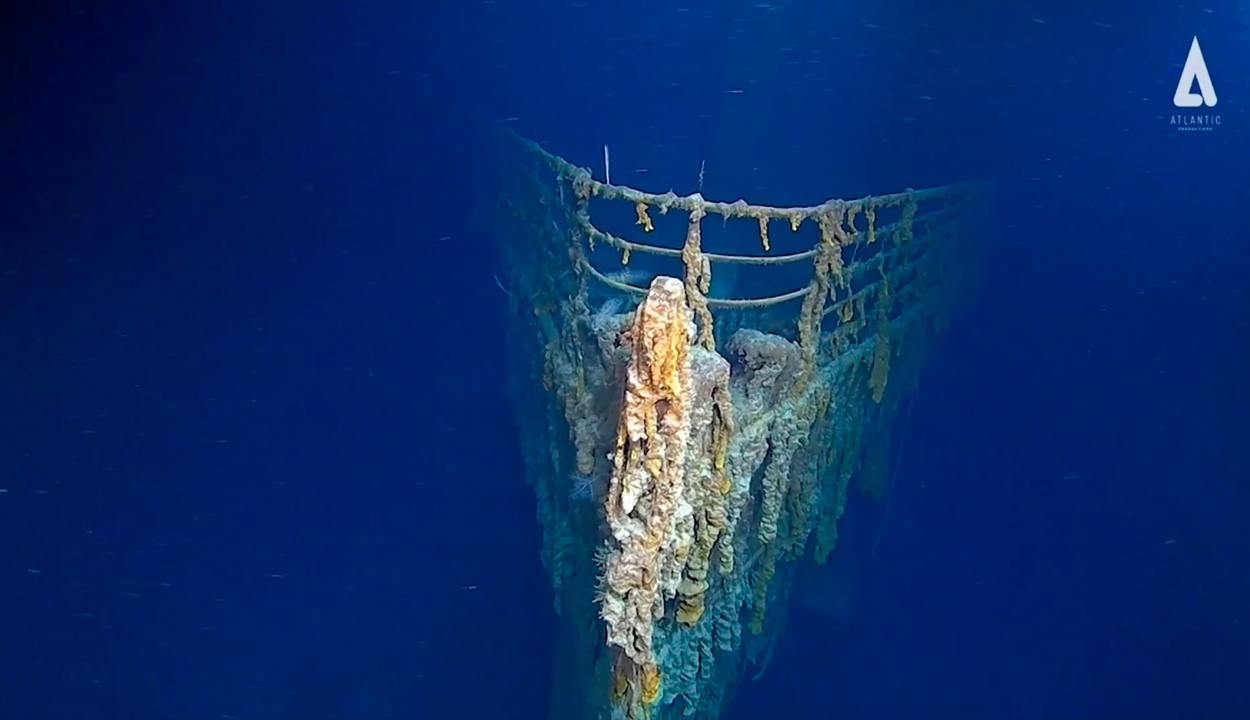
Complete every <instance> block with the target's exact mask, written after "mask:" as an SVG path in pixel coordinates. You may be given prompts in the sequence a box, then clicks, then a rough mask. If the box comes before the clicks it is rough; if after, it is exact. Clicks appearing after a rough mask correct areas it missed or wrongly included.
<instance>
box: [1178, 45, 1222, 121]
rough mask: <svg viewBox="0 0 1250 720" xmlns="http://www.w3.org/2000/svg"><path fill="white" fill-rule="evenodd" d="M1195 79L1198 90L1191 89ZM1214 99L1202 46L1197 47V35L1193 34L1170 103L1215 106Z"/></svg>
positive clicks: (1189, 106)
mask: <svg viewBox="0 0 1250 720" xmlns="http://www.w3.org/2000/svg"><path fill="white" fill-rule="evenodd" d="M1195 80H1197V81H1198V92H1194V91H1193V87H1194V81H1195ZM1215 101H1216V98H1215V86H1214V85H1212V84H1211V73H1209V72H1207V61H1206V60H1203V59H1202V48H1200V47H1198V37H1197V36H1194V41H1193V43H1192V44H1191V45H1190V46H1189V57H1187V58H1185V69H1184V70H1181V79H1180V82H1178V83H1176V94H1175V95H1173V96H1172V104H1173V105H1175V106H1176V107H1183V108H1192V107H1201V106H1203V105H1206V106H1207V107H1215Z"/></svg>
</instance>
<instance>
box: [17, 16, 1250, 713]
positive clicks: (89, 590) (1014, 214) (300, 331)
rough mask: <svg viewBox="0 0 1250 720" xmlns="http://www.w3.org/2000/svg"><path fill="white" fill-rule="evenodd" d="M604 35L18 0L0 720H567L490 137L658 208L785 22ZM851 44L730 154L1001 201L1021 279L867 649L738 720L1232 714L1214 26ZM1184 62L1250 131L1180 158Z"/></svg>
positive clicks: (1228, 145) (954, 394) (1019, 19)
mask: <svg viewBox="0 0 1250 720" xmlns="http://www.w3.org/2000/svg"><path fill="white" fill-rule="evenodd" d="M776 4H777V5H779V6H780V5H783V4H784V3H776ZM596 5H597V4H593V3H592V4H590V7H579V6H578V5H577V4H576V3H568V2H565V3H555V2H531V3H522V2H512V1H508V0H498V1H497V2H470V1H469V0H465V1H464V2H460V3H454V4H453V3H447V4H446V5H445V6H440V5H435V4H431V3H415V4H414V3H396V2H361V3H354V4H351V5H350V6H347V5H343V4H307V3H305V4H295V3H275V2H265V1H263V0H262V1H260V2H249V3H242V2H229V1H228V2H213V3H207V2H205V3H191V2H184V3H167V4H160V3H136V4H130V5H129V6H123V4H121V3H118V4H109V3H91V2H85V1H83V2H77V3H25V4H20V3H18V4H13V3H10V4H8V5H6V7H5V10H4V11H3V13H4V15H3V17H2V18H0V20H2V25H0V28H2V32H3V42H2V43H0V53H2V56H3V64H2V65H0V80H2V82H3V88H2V89H3V93H4V95H3V97H4V102H5V111H4V113H3V114H2V115H0V158H3V165H2V168H0V176H2V177H0V182H2V184H0V241H2V248H0V252H2V254H0V489H3V490H4V491H5V492H3V493H0V715H3V716H4V717H13V718H50V717H64V718H70V717H73V718H91V719H96V718H99V719H108V718H119V717H128V718H158V717H159V718H206V719H207V718H223V717H235V718H254V717H273V718H279V717H280V718H300V717H319V718H371V717H430V718H439V717H448V718H452V717H455V718H503V717H508V718H537V717H542V716H543V715H544V713H545V709H546V703H547V692H548V687H549V673H550V651H551V646H550V643H551V634H552V628H553V617H552V610H551V601H550V594H549V591H548V589H547V584H546V583H547V580H546V575H545V573H544V571H543V570H542V568H541V566H540V563H539V558H538V549H539V546H540V536H539V530H538V528H537V526H536V523H535V521H534V503H533V500H532V497H531V495H530V491H529V489H528V488H527V487H526V486H525V485H524V483H523V481H522V470H521V464H520V456H519V450H518V443H517V429H516V427H515V426H514V425H513V423H512V420H511V410H510V407H509V404H508V402H507V401H506V398H505V384H504V377H505V372H506V367H505V365H504V361H503V330H504V325H503V323H504V320H505V310H506V304H505V300H506V298H505V297H504V296H503V294H502V293H501V292H500V291H499V289H498V288H497V287H496V285H495V280H494V279H493V278H492V275H493V274H494V273H496V272H497V267H496V259H495V258H496V250H495V247H494V245H493V242H492V240H491V238H490V236H489V234H488V232H487V229H486V228H487V220H488V218H486V217H484V208H485V207H489V196H490V193H491V190H492V188H491V185H490V179H489V177H488V175H487V168H488V167H489V156H488V155H487V153H488V150H486V149H485V147H484V145H483V141H482V137H481V135H480V133H479V132H478V130H477V129H476V128H477V126H476V124H475V123H476V122H477V121H478V120H480V119H482V118H500V119H502V118H516V120H514V121H512V122H513V124H514V125H515V126H516V127H517V129H518V130H519V131H521V132H522V133H524V134H526V135H528V136H531V137H534V138H536V139H539V140H544V141H551V143H552V145H551V146H552V148H553V149H555V150H557V151H559V152H561V153H562V154H564V155H566V156H567V157H569V158H570V159H571V160H573V161H574V162H577V163H579V164H584V165H594V166H596V167H597V165H598V162H599V152H600V150H599V148H600V146H601V145H602V144H604V142H612V143H618V142H619V143H621V144H623V145H628V144H629V143H631V142H633V143H634V144H635V146H634V148H633V150H632V151H633V152H635V153H636V154H638V155H642V154H643V153H644V152H645V151H646V150H647V146H646V145H645V144H642V145H639V144H638V143H640V142H642V141H640V140H639V139H638V138H640V137H646V138H654V137H664V138H672V137H676V136H687V137H692V138H694V139H693V140H691V141H690V142H688V143H687V144H686V145H685V146H684V147H682V148H678V149H677V150H676V151H673V152H671V153H670V152H666V153H663V155H664V157H652V158H650V160H649V161H653V162H654V164H655V168H656V170H655V172H654V173H653V175H652V176H651V177H650V178H644V179H647V180H648V181H649V182H652V183H663V182H664V181H665V180H666V179H669V178H668V177H666V176H665V175H663V174H662V173H663V172H664V171H666V168H665V167H664V162H665V158H668V159H671V160H673V162H674V163H677V162H678V161H681V162H685V164H686V166H687V167H689V166H690V165H691V163H694V164H695V165H697V162H698V158H699V155H700V153H702V152H704V151H705V149H706V148H704V147H700V140H699V137H700V132H701V130H702V129H705V128H704V126H705V125H706V123H707V120H708V118H707V117H706V116H707V115H708V114H709V113H711V114H712V116H713V118H714V116H715V113H716V112H718V110H717V108H718V107H721V108H723V105H722V103H724V102H726V101H725V99H724V97H723V93H724V87H723V85H722V84H720V83H721V82H722V81H725V80H726V76H725V75H721V76H719V77H713V76H716V73H717V71H718V68H720V67H721V65H720V59H719V58H718V54H717V53H718V52H719V50H721V49H723V46H724V44H725V38H726V37H727V36H728V35H729V34H730V33H732V32H733V31H734V29H735V28H736V27H738V25H740V24H741V23H742V22H743V21H746V22H748V23H753V22H757V21H758V20H759V18H757V17H756V16H755V15H753V13H761V12H770V11H769V10H767V9H766V8H763V9H762V8H759V7H756V6H757V3H734V4H726V5H725V6H724V8H723V12H721V13H707V14H704V13H700V12H695V13H684V14H677V13H676V11H675V9H674V6H673V5H672V4H671V3H660V2H651V1H650V0H648V2H640V3H634V4H628V3H613V4H611V6H606V5H605V6H604V7H597V6H596ZM824 5H826V3H817V2H814V1H812V2H803V1H801V2H795V3H793V4H792V5H790V6H789V7H787V8H785V10H786V12H788V13H789V17H790V18H798V19H799V20H798V21H797V22H798V24H799V26H800V29H803V28H808V29H810V28H832V30H831V32H834V33H836V34H838V35H839V38H840V39H839V41H838V42H836V43H827V42H821V41H820V40H819V38H816V37H814V36H813V35H810V34H803V33H797V34H796V36H795V42H796V43H797V51H796V52H797V53H798V54H800V55H802V56H803V57H804V58H805V61H815V62H812V63H809V64H812V65H816V64H817V63H819V65H818V66H819V67H821V68H827V69H829V72H828V73H826V74H827V76H828V77H829V80H828V84H827V85H826V86H822V87H818V86H816V85H814V84H813V83H812V82H811V81H810V78H809V77H808V76H804V75H793V76H786V77H785V78H783V79H782V80H779V81H778V82H779V83H781V86H780V87H775V88H773V90H774V91H776V92H778V93H779V95H782V96H784V97H785V98H786V100H785V103H786V104H783V105H781V108H782V109H783V110H784V111H786V112H787V113H789V114H791V115H793V117H794V123H795V124H794V126H793V127H794V128H796V130H794V132H792V133H788V134H787V135H786V136H785V137H778V138H775V139H772V140H769V141H766V142H763V143H762V144H761V145H759V146H758V147H753V148H744V152H747V151H750V152H751V153H753V155H752V157H756V156H758V157H760V158H761V162H763V163H773V164H772V165H771V166H770V167H771V168H772V169H774V170H777V169H778V167H779V166H781V167H782V169H784V162H783V161H781V160H779V158H784V157H793V156H794V155H796V154H801V153H795V152H794V149H795V146H796V144H797V145H804V146H810V147H811V148H813V149H814V150H813V153H814V154H816V155H817V156H821V153H826V154H836V153H845V154H846V156H847V157H851V158H854V159H855V161H856V162H857V163H858V165H859V166H861V167H863V168H864V171H863V172H864V176H863V178H862V182H863V183H864V184H865V187H862V188H859V189H858V191H859V192H870V191H871V192H883V191H890V190H896V189H898V188H900V187H904V186H908V185H911V186H923V185H928V184H935V183H942V182H947V181H950V180H957V179H967V178H982V179H985V180H987V181H988V183H989V187H991V188H992V192H993V197H994V201H995V202H994V207H995V215H994V217H993V218H991V219H987V220H986V223H987V225H986V227H988V228H992V229H993V232H991V233H989V234H990V235H991V236H992V237H993V245H992V247H991V248H990V251H989V253H990V257H989V260H988V262H987V269H986V277H985V280H984V282H983V287H982V291H981V297H980V301H979V302H978V303H977V304H976V305H975V306H973V307H971V308H970V309H969V310H968V311H967V312H965V313H964V314H963V315H961V316H960V317H958V318H957V320H956V325H955V327H954V329H953V330H952V332H951V333H950V335H949V336H948V337H947V338H946V339H945V340H944V341H943V342H942V344H941V346H940V347H939V349H938V350H937V351H935V352H934V354H933V355H932V358H931V362H930V364H929V366H928V367H927V369H926V371H925V374H924V376H923V378H922V382H921V391H920V396H919V399H918V401H917V402H916V405H915V410H914V414H913V417H912V420H911V425H910V427H909V430H908V435H907V442H906V444H905V445H904V446H903V448H902V450H901V457H900V461H901V463H902V465H901V471H900V473H899V476H898V485H897V487H896V492H895V495H894V499H893V500H892V502H891V506H890V515H889V522H888V524H887V525H886V527H885V530H884V534H883V539H882V541H881V545H880V549H879V552H878V553H877V554H876V555H875V556H873V559H872V562H871V563H870V564H869V566H868V567H867V568H866V570H865V578H864V580H863V583H864V587H863V589H862V590H861V592H860V599H859V607H858V609H857V615H856V618H855V622H854V623H853V624H852V626H851V627H850V628H849V629H848V630H847V631H846V632H845V633H843V634H841V635H839V636H837V637H831V636H830V635H829V634H828V633H821V632H804V631H802V627H800V626H798V623H800V622H802V621H803V620H804V617H803V614H802V611H796V614H795V617H794V622H795V623H796V625H795V627H794V628H793V629H792V631H791V632H790V633H789V634H788V635H787V636H786V638H785V639H784V640H783V642H782V645H781V646H780V648H779V649H778V652H777V655H776V656H775V657H774V659H773V664H772V666H771V668H770V669H769V672H768V673H767V674H766V675H765V676H764V677H763V678H762V679H761V680H759V681H758V682H756V683H752V684H748V685H746V686H744V688H743V689H742V691H741V693H740V696H739V698H738V699H739V702H738V704H737V706H736V707H735V709H734V711H733V713H732V714H731V717H734V718H760V717H778V718H787V717H793V718H800V717H830V716H836V715H837V714H838V713H841V715H840V716H843V717H849V718H898V717H924V718H955V717H977V718H1004V717H1032V718H1043V717H1046V718H1051V717H1089V718H1108V717H1118V718H1127V717H1140V718H1179V717H1191V718H1211V717H1229V718H1232V717H1245V716H1247V715H1250V704H1248V702H1250V700H1248V699H1247V690H1246V684H1245V678H1246V677H1247V672H1248V670H1250V610H1248V608H1250V576H1248V575H1247V572H1246V570H1245V568H1246V554H1247V550H1248V549H1250V529H1247V524H1246V523H1245V518H1246V517H1247V512H1248V511H1250V484H1248V483H1247V479H1248V478H1250V472H1247V461H1246V459H1245V454H1244V449H1243V448H1244V447H1245V443H1246V440H1245V438H1246V436H1247V431H1248V430H1250V422H1248V421H1250V412H1248V411H1247V407H1250V391H1248V386H1247V379H1246V378H1247V372H1246V368H1247V366H1248V365H1250V341H1248V339H1247V338H1248V327H1250V304H1248V303H1247V298H1246V290H1245V289H1244V288H1245V278H1246V273H1247V270H1250V250H1247V247H1246V241H1247V240H1248V239H1250V216H1248V214H1247V212H1248V211H1247V202H1246V197H1247V194H1248V191H1250V171H1248V170H1247V168H1246V160H1247V158H1250V140H1248V138H1250V117H1247V116H1246V114H1245V109H1246V106H1247V103H1248V102H1250V81H1248V78H1250V61H1248V60H1247V58H1250V40H1248V38H1247V35H1248V34H1247V33H1246V31H1245V25H1243V24H1241V19H1240V17H1239V16H1238V15H1237V14H1236V13H1235V12H1234V8H1233V5H1232V3H1231V2H1217V3H1211V4H1207V5H1188V4H1187V5H1177V4H1174V3H1160V2H1138V3H1125V4H1116V3H1084V4H1082V3H1075V2H1070V3H1045V2H1025V3H1003V4H1000V5H991V4H985V3H972V2H965V3H957V4H950V5H943V4H939V3H933V4H928V3H919V2H915V3H911V2H904V1H903V0H899V1H898V2H895V3H892V4H887V5H886V6H876V5H874V7H872V8H865V9H863V10H862V11H861V10H857V9H855V8H841V9H835V10H826V9H823V6H824ZM773 11H778V10H776V9H774V10H773ZM1195 34H1196V35H1199V36H1200V37H1201V38H1202V41H1203V49H1204V52H1205V55H1206V59H1207V63H1208V65H1209V67H1210V68H1211V71H1212V75H1213V79H1214V80H1215V82H1216V84H1217V88H1218V90H1219V92H1220V107H1219V109H1220V111H1221V115H1222V119H1223V121H1224V124H1223V125H1222V126H1221V127H1220V128H1219V129H1218V130H1217V131H1216V132H1211V133H1189V134H1186V133H1180V132H1176V131H1175V130H1174V129H1172V128H1170V127H1168V125H1167V123H1166V120H1163V119H1161V117H1163V116H1166V115H1168V114H1169V113H1170V112H1171V111H1172V107H1171V103H1170V98H1171V93H1172V90H1173V88H1174V85H1175V78H1176V77H1177V74H1178V73H1179V70H1180V64H1181V63H1182V62H1183V60H1184V53H1185V52H1186V51H1187V49H1188V45H1189V41H1190V38H1191V37H1192V36H1194V35H1195ZM856 58H860V59H864V58H867V59H866V60H864V62H865V64H870V65H871V66H872V67H873V68H875V70H874V72H877V71H880V70H881V69H882V68H886V69H888V71H889V77H888V78H877V77H874V76H868V75H866V72H867V71H864V72H859V73H857V71H856V67H857V64H856V63H857V62H858V61H857V60H856ZM870 61H871V62H870ZM707 77H712V80H706V78H707ZM705 80H706V81H705ZM829 88H842V90H839V91H838V92H834V93H829V92H821V91H822V90H823V91H827V90H828V89H829ZM922 96H923V97H922ZM926 98H934V99H933V100H929V99H926ZM835 121H836V123H837V126H836V127H834V126H832V125H830V124H829V123H831V122H835ZM787 153H790V154H789V155H787ZM673 158H676V159H673ZM818 170H819V168H814V169H813V168H804V169H803V170H802V172H801V173H800V176H799V177H796V178H792V180H793V181H794V182H795V184H797V185H799V186H800V187H803V188H807V191H806V193H805V194H804V197H802V198H799V199H801V200H803V201H805V202H815V201H819V200H821V199H823V198H824V196H825V195H824V194H825V193H827V192H828V190H827V187H828V186H829V179H828V178H826V177H822V176H821V175H820V173H819V172H817V171H818ZM796 172H798V171H797V170H796ZM630 180H632V178H630ZM741 180H742V182H744V183H745V182H746V179H745V178H743V179H741ZM669 181H670V182H672V180H669ZM715 182H716V183H720V184H719V185H717V186H716V187H718V188H719V187H723V188H724V191H723V192H724V194H725V196H726V199H731V198H732V197H736V194H735V193H740V192H742V191H741V190H740V189H736V185H735V182H734V181H733V179H721V178H719V177H718V178H716V180H715ZM646 189H650V190H660V191H662V190H666V189H667V187H664V186H646ZM709 193H712V194H715V193H714V191H713V189H712V188H711V187H710V188H709ZM854 502H855V504H853V506H852V508H851V510H852V512H857V513H860V514H861V515H860V516H861V517H864V518H880V516H881V513H882V509H881V508H880V507H877V506H873V505H871V504H870V503H867V502H865V501H863V500H862V499H859V500H856V501H854ZM874 521H875V520H874ZM812 622H813V623H815V622H817V621H815V620H813V621H812Z"/></svg>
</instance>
